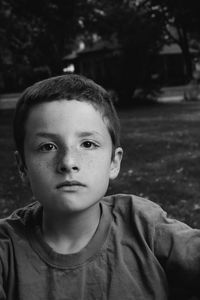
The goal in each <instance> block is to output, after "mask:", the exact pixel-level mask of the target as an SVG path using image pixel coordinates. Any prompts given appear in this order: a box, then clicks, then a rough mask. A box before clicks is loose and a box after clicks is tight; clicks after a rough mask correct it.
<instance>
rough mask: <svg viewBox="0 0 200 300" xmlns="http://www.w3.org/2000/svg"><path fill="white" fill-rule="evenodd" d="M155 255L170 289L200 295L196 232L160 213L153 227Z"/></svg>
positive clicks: (199, 244) (199, 252) (199, 245)
mask: <svg viewBox="0 0 200 300" xmlns="http://www.w3.org/2000/svg"><path fill="white" fill-rule="evenodd" d="M154 241H155V248H154V249H155V255H156V257H157V258H158V260H159V262H160V263H161V265H162V266H163V268H164V269H165V272H166V275H167V278H168V282H169V285H170V287H171V288H172V289H178V290H184V291H188V293H189V294H193V295H200V230H197V229H192V228H191V227H189V226H188V225H186V224H184V223H182V222H179V221H177V220H173V219H169V218H167V215H166V213H165V212H164V211H162V212H161V214H160V217H159V220H158V221H157V224H156V225H155V236H154Z"/></svg>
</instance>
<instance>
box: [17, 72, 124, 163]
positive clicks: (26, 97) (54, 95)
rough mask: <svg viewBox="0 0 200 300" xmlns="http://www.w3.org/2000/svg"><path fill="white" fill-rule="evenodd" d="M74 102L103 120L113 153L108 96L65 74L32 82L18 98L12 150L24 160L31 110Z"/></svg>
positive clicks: (115, 125) (115, 127)
mask: <svg viewBox="0 0 200 300" xmlns="http://www.w3.org/2000/svg"><path fill="white" fill-rule="evenodd" d="M74 99H75V100H78V101H85V102H89V103H91V105H93V107H94V108H95V109H97V110H98V111H100V112H101V114H102V116H103V118H105V121H106V124H107V127H108V131H109V133H110V136H111V140H112V145H113V151H114V149H116V148H117V147H118V146H119V145H120V123H119V118H118V116H117V113H116V110H115V108H114V106H113V103H112V101H111V99H110V96H109V93H108V92H107V91H106V90H105V89H104V88H102V87H101V86H100V85H98V84H96V83H95V82H94V81H92V80H90V79H88V78H86V77H83V76H80V75H77V74H67V75H62V76H57V77H51V78H48V79H45V80H43V81H39V82H36V83H35V84H33V85H32V86H30V87H28V88H27V89H26V90H25V91H24V92H23V93H22V95H21V97H20V98H19V100H18V102H17V105H16V110H15V115H14V121H13V133H14V140H15V144H16V148H17V150H18V152H19V154H20V155H21V157H22V159H23V160H24V139H25V123H26V121H27V118H28V115H29V112H30V110H31V108H32V107H34V106H35V105H37V104H40V103H45V102H51V101H56V100H67V101H69V100H74Z"/></svg>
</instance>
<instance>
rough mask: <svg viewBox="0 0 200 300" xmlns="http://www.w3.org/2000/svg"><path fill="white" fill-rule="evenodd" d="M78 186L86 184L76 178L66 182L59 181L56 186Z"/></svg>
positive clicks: (58, 187)
mask: <svg viewBox="0 0 200 300" xmlns="http://www.w3.org/2000/svg"><path fill="white" fill-rule="evenodd" d="M73 186H74V187H78V186H83V187H85V184H83V183H81V182H80V181H76V180H66V181H64V182H61V183H59V184H58V185H57V186H56V188H57V189H60V188H63V187H73Z"/></svg>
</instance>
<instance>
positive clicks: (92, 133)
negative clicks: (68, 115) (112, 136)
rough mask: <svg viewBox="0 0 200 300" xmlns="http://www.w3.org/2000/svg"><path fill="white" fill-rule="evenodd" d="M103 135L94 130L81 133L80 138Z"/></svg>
mask: <svg viewBox="0 0 200 300" xmlns="http://www.w3.org/2000/svg"><path fill="white" fill-rule="evenodd" d="M96 134H97V135H100V136H101V135H102V134H101V133H100V132H98V131H95V130H92V131H83V132H80V133H79V134H78V136H80V137H87V136H93V135H96Z"/></svg>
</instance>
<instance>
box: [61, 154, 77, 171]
mask: <svg viewBox="0 0 200 300" xmlns="http://www.w3.org/2000/svg"><path fill="white" fill-rule="evenodd" d="M57 171H58V172H59V173H65V172H66V173H67V172H78V171H79V164H78V160H77V158H76V155H75V153H74V151H73V150H68V151H65V152H64V153H60V154H59V157H58V161H57Z"/></svg>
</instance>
